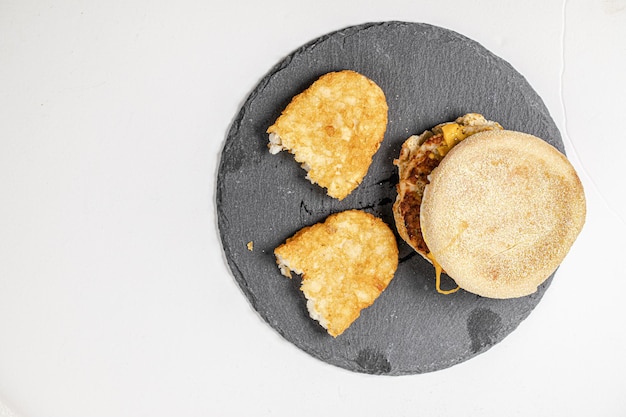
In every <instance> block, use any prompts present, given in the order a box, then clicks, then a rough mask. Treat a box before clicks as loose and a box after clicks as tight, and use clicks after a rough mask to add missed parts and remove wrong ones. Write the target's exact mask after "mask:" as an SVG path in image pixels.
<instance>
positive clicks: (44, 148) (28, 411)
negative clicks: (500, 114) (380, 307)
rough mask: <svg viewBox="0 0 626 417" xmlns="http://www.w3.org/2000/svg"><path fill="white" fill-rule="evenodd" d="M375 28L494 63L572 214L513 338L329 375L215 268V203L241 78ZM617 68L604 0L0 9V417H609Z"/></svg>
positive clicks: (272, 1)
mask: <svg viewBox="0 0 626 417" xmlns="http://www.w3.org/2000/svg"><path fill="white" fill-rule="evenodd" d="M383 20H405V21H415V22H425V23H430V24H434V25H439V26H442V27H445V28H448V29H452V30H455V31H457V32H459V33H461V34H463V35H466V36H468V37H470V38H472V39H474V40H476V41H478V42H480V43H481V44H483V45H484V46H485V47H486V48H488V49H490V50H491V51H492V52H494V53H495V54H496V55H498V56H500V57H502V58H504V59H505V60H507V61H508V62H509V63H511V64H512V65H513V66H514V67H515V68H516V69H517V70H518V71H519V72H520V73H522V74H523V75H524V76H525V77H526V78H527V80H528V81H529V82H530V84H531V85H532V86H533V87H534V88H535V90H536V91H537V92H538V93H539V95H540V96H541V97H542V98H543V99H544V101H545V103H546V106H547V107H548V109H549V110H550V112H551V114H552V116H553V118H554V120H555V122H556V123H557V125H558V127H559V129H560V131H561V133H562V135H563V140H564V142H565V146H566V151H567V152H568V156H569V157H570V159H571V161H572V163H573V165H574V166H575V168H576V169H577V170H578V172H579V174H580V177H581V179H582V181H583V184H584V186H585V189H586V196H587V203H588V217H587V223H586V226H585V228H584V230H583V232H582V234H581V235H580V237H579V239H578V240H577V241H576V243H575V245H574V247H573V248H572V250H571V252H570V253H569V255H568V257H567V258H566V260H565V262H564V263H563V265H562V266H561V268H560V269H559V272H558V274H557V277H556V279H555V280H554V282H553V284H552V286H551V287H550V289H549V291H548V292H547V293H546V295H545V297H544V298H543V300H542V301H541V303H540V304H539V306H538V307H537V308H536V309H535V310H534V311H533V313H532V314H531V315H530V317H529V318H528V319H527V320H525V321H524V322H523V323H522V324H521V325H520V326H519V328H518V329H517V330H516V331H514V332H513V333H512V334H511V335H509V336H508V337H507V338H505V339H504V341H502V342H501V343H499V344H498V345H496V346H495V347H493V348H492V349H490V350H489V351H487V352H486V353H484V354H482V355H479V356H477V357H476V358H474V359H472V360H470V361H467V362H465V363H462V364H460V365H457V366H454V367H452V368H449V369H446V370H443V371H439V372H435V373H431V374H424V375H414V376H404V377H381V376H370V375H363V374H356V373H351V372H348V371H345V370H342V369H339V368H336V367H333V366H330V365H327V364H325V363H323V362H321V361H318V360H317V359H314V358H312V357H310V356H308V355H307V354H305V353H303V352H301V351H300V350H298V349H297V348H296V347H294V346H293V345H291V344H290V343H288V342H286V341H285V340H284V339H282V338H281V337H280V336H279V335H278V334H277V333H276V332H275V331H274V330H273V329H271V328H270V327H269V326H268V325H267V324H265V322H264V321H263V320H262V319H261V318H260V317H259V316H258V315H257V314H256V313H255V312H254V310H253V309H252V308H251V306H250V304H249V303H248V301H247V299H246V298H245V297H244V296H243V294H242V292H241V291H240V290H239V288H238V286H237V285H236V283H235V281H234V279H233V277H232V275H231V274H230V271H229V270H228V268H227V266H226V263H225V260H224V256H223V253H222V249H221V245H220V241H219V235H218V230H217V225H216V218H215V202H214V200H215V181H216V175H217V167H218V163H219V156H220V151H221V148H222V145H223V143H224V139H225V135H226V132H227V129H228V127H229V125H230V123H231V121H232V119H233V117H234V116H235V115H236V113H237V111H238V109H239V106H240V105H241V104H242V103H243V101H244V100H245V98H246V96H247V94H248V93H249V92H250V91H251V89H252V88H253V87H254V86H255V84H256V83H257V82H258V81H259V80H260V78H261V77H262V76H263V75H264V74H265V73H266V72H267V71H268V70H269V69H270V68H271V67H272V66H273V65H274V64H275V63H276V62H278V61H279V60H280V59H281V58H283V57H284V56H285V55H287V54H288V53H290V52H292V51H293V50H294V49H296V48H297V47H299V46H300V45H302V44H304V43H305V42H308V41H309V40H311V39H313V38H316V37H318V36H320V35H322V34H325V33H327V32H330V31H333V30H336V29H340V28H343V27H346V26H351V25H354V24H359V23H364V22H370V21H383ZM625 64H626V1H624V0H602V1H600V0H597V1H580V0H579V1H574V0H566V1H564V2H559V1H543V0H531V1H523V2H521V1H515V2H514V1H501V0H500V1H496V0H492V1H477V2H468V1H446V0H441V1H437V2H433V1H419V0H411V1H408V0H407V1H399V0H385V1H370V0H363V1H361V2H354V1H339V0H332V1H330V0H316V1H302V2H294V1H286V0H285V1H283V0H266V1H258V2H252V1H250V2H237V1H227V2H220V3H219V5H216V2H212V1H209V2H206V1H194V0H182V1H179V2H162V1H147V0H134V1H118V0H114V1H110V2H79V1H69V0H61V1H35V0H26V1H12V0H0V196H2V201H1V203H0V400H1V402H2V404H0V416H12V415H17V416H23V417H44V416H45V417H57V416H58V417H61V416H63V417H73V416H76V417H84V416H92V417H97V416H106V417H111V416H116V417H124V416H129V417H131V416H132V417H137V416H151V417H159V416H173V415H175V416H230V415H232V416H292V415H297V416H301V417H304V416H320V415H362V416H381V415H383V416H413V415H424V416H459V415H465V416H475V415H480V416H503V415H506V416H531V415H532V416H589V415H598V416H624V415H626V399H625V398H626V397H624V395H623V394H624V388H625V387H626V355H624V353H625V352H626V279H625V278H626V263H625V261H624V260H625V259H626V244H625V243H624V236H626V224H625V221H626V209H625V205H624V201H626V198H625V197H626V192H625V190H626V187H625V186H624V181H625V174H626V169H624V165H625V164H626V162H624V155H626V145H625V143H626V129H625V128H624V114H626V105H625V104H624V103H625V98H624V97H625V92H626V77H625V76H624V67H625ZM416 99H418V98H416ZM426 104H427V103H426Z"/></svg>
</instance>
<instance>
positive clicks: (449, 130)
mask: <svg viewBox="0 0 626 417" xmlns="http://www.w3.org/2000/svg"><path fill="white" fill-rule="evenodd" d="M441 133H442V134H443V140H444V142H445V143H443V144H441V146H439V147H438V148H437V152H439V154H440V155H441V156H445V155H446V154H447V153H448V152H449V151H450V149H452V148H453V147H454V146H455V145H456V144H458V143H459V142H461V141H462V140H463V139H465V138H466V137H468V136H470V135H468V134H466V133H465V132H463V127H462V126H461V125H460V124H458V123H447V124H445V125H443V126H441Z"/></svg>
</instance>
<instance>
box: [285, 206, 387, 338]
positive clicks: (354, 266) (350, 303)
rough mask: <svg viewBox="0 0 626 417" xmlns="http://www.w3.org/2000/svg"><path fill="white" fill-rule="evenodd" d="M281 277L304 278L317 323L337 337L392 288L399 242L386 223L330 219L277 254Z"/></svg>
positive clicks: (354, 216) (361, 215)
mask: <svg viewBox="0 0 626 417" xmlns="http://www.w3.org/2000/svg"><path fill="white" fill-rule="evenodd" d="M274 254H275V255H276V262H277V264H278V265H279V267H280V269H281V272H282V273H283V274H284V275H285V276H288V277H291V272H292V271H293V272H295V273H297V274H300V275H301V276H302V286H301V290H302V292H303V293H304V295H305V297H306V299H307V308H308V310H309V314H310V315H311V317H312V318H314V319H316V320H317V321H319V322H320V324H321V325H322V326H323V327H324V328H326V329H327V331H328V333H329V334H330V335H332V336H333V337H337V336H338V335H340V334H341V333H343V332H344V331H345V330H346V329H347V328H348V327H349V326H350V325H351V324H352V322H354V320H356V319H357V318H358V317H359V315H360V313H361V310H362V309H364V308H366V307H368V306H370V305H371V304H372V303H373V302H374V300H376V298H377V297H378V296H379V295H380V294H381V292H382V291H383V290H384V289H385V288H387V285H388V284H389V282H390V281H391V279H392V278H393V276H394V273H395V271H396V268H397V267H398V247H397V244H396V239H395V236H394V234H393V232H392V231H391V229H390V228H389V226H387V225H386V224H385V223H384V222H383V221H382V220H381V219H379V218H377V217H375V216H373V215H371V214H369V213H366V212H364V211H360V210H348V211H344V212H340V213H336V214H333V215H330V216H329V217H328V218H327V219H326V220H325V221H324V222H322V223H317V224H315V225H313V226H309V227H305V228H303V229H301V230H300V231H298V232H297V233H296V234H295V235H294V236H293V237H291V238H289V239H287V241H286V242H285V243H284V244H282V245H280V246H279V247H277V248H276V249H275V251H274Z"/></svg>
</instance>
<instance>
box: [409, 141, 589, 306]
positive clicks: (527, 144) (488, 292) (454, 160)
mask: <svg viewBox="0 0 626 417" xmlns="http://www.w3.org/2000/svg"><path fill="white" fill-rule="evenodd" d="M585 214H586V206H585V196H584V192H583V187H582V184H581V182H580V180H579V178H578V176H577V175H576V172H575V171H574V168H573V167H572V165H571V164H570V163H569V161H568V160H567V159H566V157H565V156H564V155H563V154H561V153H560V152H559V151H558V150H557V149H556V148H554V147H553V146H551V145H550V144H548V143H547V142H545V141H543V140H541V139H539V138H537V137H535V136H532V135H529V134H525V133H520V132H514V131H508V130H492V131H486V132H481V133H476V134H474V135H472V136H470V137H468V138H467V139H465V140H463V141H462V142H460V143H459V144H458V145H456V146H455V147H454V148H453V149H451V150H450V151H449V152H448V153H447V154H446V156H445V157H444V158H443V159H442V160H441V162H440V163H439V165H438V166H437V167H436V168H435V169H434V170H433V171H432V173H431V174H430V183H429V184H428V185H427V186H426V187H425V190H424V196H423V199H422V202H421V211H420V224H421V228H422V230H421V231H422V234H423V238H424V241H425V243H426V245H427V247H428V250H429V251H430V254H431V256H432V257H433V258H434V259H435V260H436V262H437V263H438V264H439V265H440V266H441V268H442V269H443V270H444V271H445V272H446V273H447V274H448V276H450V277H451V278H453V279H454V280H455V281H456V283H457V284H458V285H459V287H461V288H463V289H465V290H467V291H469V292H472V293H475V294H478V295H481V296H483V297H490V298H515V297H522V296H525V295H529V294H532V293H533V292H535V291H536V290H537V286H538V285H540V284H541V283H543V282H544V281H545V280H546V279H547V278H548V277H549V276H550V275H551V274H552V273H553V272H554V271H555V270H556V268H557V267H558V266H559V264H560V263H561V262H562V261H563V259H564V258H565V255H566V254H567V253H568V251H569V250H570V248H571V246H572V244H573V243H574V241H575V239H576V237H577V236H578V234H579V233H580V231H581V229H582V227H583V224H584V222H585Z"/></svg>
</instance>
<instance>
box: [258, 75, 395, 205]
mask: <svg viewBox="0 0 626 417" xmlns="http://www.w3.org/2000/svg"><path fill="white" fill-rule="evenodd" d="M387 110H388V107H387V101H386V99H385V94H384V93H383V91H382V90H381V88H380V87H379V86H378V85H376V83H374V82H373V81H372V80H370V79H369V78H367V77H365V76H364V75H362V74H359V73H357V72H355V71H350V70H344V71H338V72H330V73H327V74H325V75H323V76H321V77H320V78H319V79H318V80H317V81H315V82H314V83H313V84H312V85H311V86H310V87H309V88H307V89H306V90H305V91H303V92H302V93H300V94H298V95H297V96H295V97H294V98H293V99H292V101H291V102H290V103H289V104H288V105H287V107H286V108H285V109H284V110H283V111H282V113H281V115H280V116H279V117H278V119H277V120H276V121H275V123H274V124H273V125H271V126H270V127H269V128H268V129H267V133H268V134H269V144H268V147H269V151H270V152H271V153H272V154H276V153H278V152H280V151H282V150H287V151H289V152H290V153H292V154H293V155H294V157H295V159H296V161H297V162H299V163H300V164H301V166H302V168H303V169H305V170H306V171H307V177H306V178H307V179H308V180H309V181H311V182H312V183H314V184H318V185H320V186H321V187H323V188H326V190H327V194H328V195H329V196H331V197H334V198H337V199H339V200H342V199H343V198H345V197H346V196H347V195H349V194H350V193H351V192H352V191H353V190H354V189H355V188H356V187H357V186H358V185H359V184H360V183H361V181H362V180H363V178H364V177H365V175H366V174H367V171H368V169H369V166H370V165H371V163H372V158H373V156H374V154H375V153H376V151H377V150H378V148H379V147H380V144H381V142H382V140H383V137H384V135H385V131H386V129H387Z"/></svg>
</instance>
